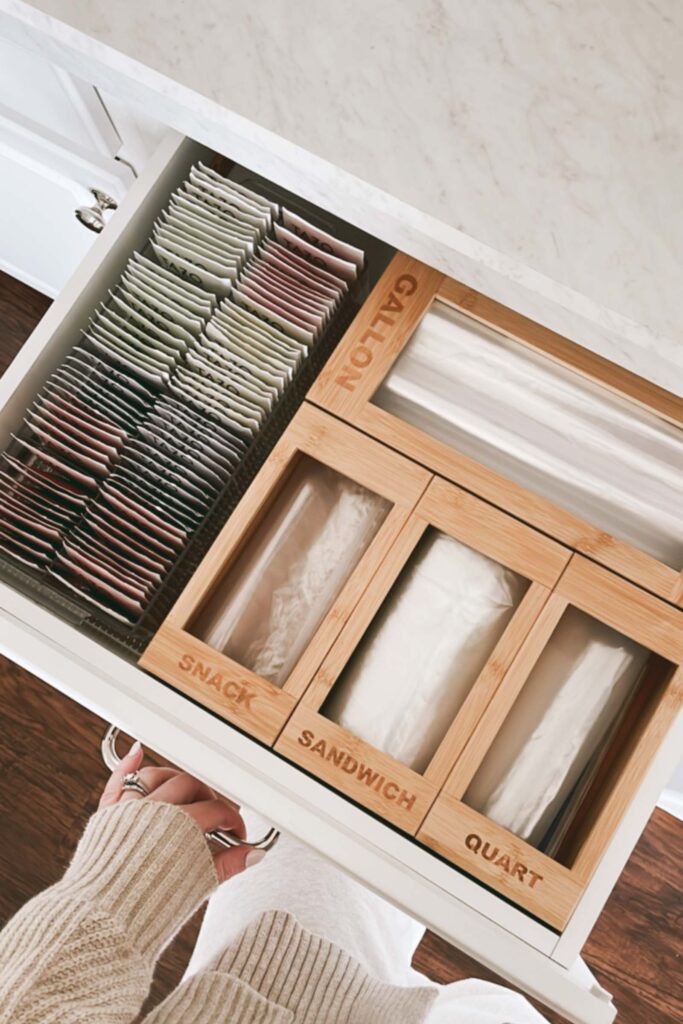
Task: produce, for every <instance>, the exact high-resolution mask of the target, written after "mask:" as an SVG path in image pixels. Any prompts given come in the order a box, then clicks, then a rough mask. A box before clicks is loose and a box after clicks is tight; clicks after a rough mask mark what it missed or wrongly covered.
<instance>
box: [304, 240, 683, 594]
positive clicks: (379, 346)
mask: <svg viewBox="0 0 683 1024" xmlns="http://www.w3.org/2000/svg"><path fill="white" fill-rule="evenodd" d="M435 311H436V312H437V313H438V311H441V312H442V313H446V314H450V315H451V317H452V318H453V319H454V320H455V321H456V323H458V324H459V326H460V327H461V329H462V330H461V335H462V339H463V340H462V343H461V344H460V346H459V348H458V350H457V351H458V358H470V357H471V359H472V360H473V361H474V360H481V362H482V365H483V376H482V379H483V381H484V387H489V388H493V387H494V385H495V383H496V381H495V380H494V372H496V371H498V370H499V369H500V367H501V366H503V367H504V365H505V364H504V363H500V362H498V363H495V362H491V364H490V365H488V364H487V363H486V362H485V360H487V359H489V360H496V358H497V357H496V354H495V352H494V351H492V346H493V345H494V344H497V345H499V346H500V345H501V344H507V345H508V354H509V355H511V356H513V357H514V358H516V359H517V361H518V364H519V366H518V370H517V372H522V373H524V372H528V373H530V374H531V373H534V372H537V370H536V367H539V368H540V369H541V371H542V370H543V368H544V367H545V368H548V369H555V370H557V371H558V373H559V374H560V375H561V376H560V378H559V381H558V384H559V387H560V388H561V389H562V390H558V391H557V392H555V393H554V396H551V398H550V400H551V401H553V400H554V399H555V398H556V399H557V403H558V407H557V408H556V409H552V408H551V410H550V413H549V414H546V419H545V421H543V420H539V419H537V420H535V421H534V420H532V419H531V417H530V416H529V417H527V419H528V421H529V422H530V423H531V427H532V430H533V429H536V430H537V431H538V432H543V433H546V434H548V433H550V432H551V431H553V430H557V431H558V433H559V432H560V431H562V430H567V432H568V438H567V440H568V444H569V446H574V447H575V450H576V451H581V450H582V447H583V442H584V441H585V440H586V439H588V440H590V435H589V434H588V432H587V430H586V431H585V432H584V434H583V435H582V433H581V431H582V430H584V427H583V424H582V423H581V422H580V420H579V417H580V416H585V406H584V408H583V409H581V408H579V407H578V406H577V408H576V409H572V410H571V412H572V418H571V419H568V420H567V425H566V427H563V426H562V421H561V420H560V419H559V417H560V415H561V412H562V410H561V409H560V408H559V405H560V403H561V402H563V401H564V400H565V398H566V395H565V392H566V390H567V389H568V388H571V387H573V388H575V389H576V390H577V394H580V396H581V400H583V401H585V402H588V403H592V411H594V410H595V409H598V410H599V409H600V407H601V405H603V406H605V408H606V409H607V415H609V416H610V417H612V418H613V419H614V422H615V425H616V428H617V429H619V430H623V429H624V425H625V424H628V422H629V421H632V422H635V421H636V419H637V418H639V419H640V420H642V434H643V437H645V438H646V440H645V441H644V442H643V444H644V445H647V444H649V443H651V441H652V438H653V437H654V436H655V435H656V434H657V432H661V434H662V438H661V442H662V445H666V450H667V453H668V457H669V458H670V462H671V465H670V467H669V469H670V476H669V478H668V483H669V484H671V481H672V479H673V480H674V482H675V492H673V491H672V494H670V495H669V501H670V502H671V504H672V505H673V506H674V507H673V512H672V514H671V516H670V517H669V520H668V521H667V529H668V530H669V531H670V532H671V534H672V536H671V537H668V538H667V545H666V555H667V557H666V558H664V559H663V558H662V557H656V556H655V555H653V554H652V553H650V552H648V551H646V550H643V546H644V545H643V546H639V545H638V544H636V543H633V542H632V541H631V542H629V541H627V540H624V539H620V537H618V536H615V535H614V534H613V533H612V532H610V531H609V530H608V529H607V528H606V527H605V526H604V525H602V526H601V525H600V524H599V523H597V522H595V521H593V522H591V521H590V520H589V518H588V517H587V516H583V517H580V516H579V515H577V514H576V513H575V512H571V511H569V510H568V508H566V507H563V501H562V498H564V499H566V504H567V505H570V504H572V501H571V498H572V494H571V487H572V485H573V483H574V478H573V477H574V475H575V467H570V468H569V470H568V472H569V473H571V474H572V476H571V477H570V479H569V486H568V487H567V488H566V489H565V490H563V491H562V493H561V494H560V500H557V498H555V499H554V500H548V498H547V497H543V496H541V494H540V493H539V491H540V490H542V488H541V487H539V489H538V490H536V489H534V488H532V487H530V486H523V485H521V484H520V483H519V482H517V481H515V479H514V469H513V467H512V466H511V465H510V463H509V461H508V463H505V462H504V461H501V458H500V453H497V452H495V451H494V452H493V453H491V452H490V451H488V452H487V451H486V449H485V448H482V449H481V454H480V457H479V458H476V457H475V458H473V457H471V456H470V455H468V454H467V453H465V452H464V451H463V450H461V449H460V447H459V444H460V441H461V440H463V441H464V430H462V429H461V430H460V431H459V436H453V439H452V440H450V441H449V443H445V442H444V441H443V440H441V439H439V437H438V436H437V434H438V431H437V430H434V428H433V420H431V418H430V417H429V416H428V417H426V418H424V417H423V421H422V422H420V423H418V422H417V421H416V418H415V417H414V416H413V417H411V421H410V422H409V421H408V420H407V419H406V418H403V416H402V415H401V409H400V406H398V407H397V406H396V403H395V402H394V404H393V406H392V403H391V402H388V401H387V400H386V399H385V398H383V390H384V388H383V386H384V384H385V383H386V382H387V378H389V377H390V375H391V373H392V371H400V369H401V359H405V358H406V357H409V356H410V350H411V342H412V341H413V339H415V338H416V335H417V332H418V329H419V328H420V326H421V324H422V323H423V321H424V322H425V323H426V322H427V320H428V315H430V314H433V313H434V312H435ZM448 340H449V341H450V338H449V339H448ZM523 359H524V360H525V361H524V362H523V361H522V360H523ZM455 369H456V375H455V376H457V373H458V372H460V368H459V367H458V366H457V365H456V367H455ZM408 372H410V371H408ZM487 374H488V378H487ZM480 383H481V382H480ZM448 384H449V386H451V387H452V386H453V384H454V381H453V379H451V378H449V379H448ZM517 384H518V388H517V391H516V392H515V393H514V394H515V396H516V398H517V401H518V403H519V408H518V409H517V410H515V412H516V414H517V416H518V417H519V419H520V422H521V421H522V419H523V417H524V415H525V414H526V413H527V409H526V405H527V404H528V405H529V407H530V411H533V405H534V403H537V402H538V397H539V396H538V394H537V393H534V390H533V388H534V386H535V387H536V392H538V390H539V389H540V388H542V387H544V386H546V381H545V380H544V379H543V378H542V377H541V376H540V375H539V376H538V379H537V381H536V383H535V385H534V382H533V381H529V383H528V385H527V382H526V381H525V380H522V381H521V383H520V382H517ZM463 396H464V397H465V399H466V398H467V394H466V392H459V393H458V398H460V397H463ZM476 397H477V400H478V401H479V403H480V405H479V407H477V408H475V407H474V406H472V407H471V408H468V410H467V411H468V414H469V415H471V416H473V417H474V416H478V417H479V426H480V428H482V429H484V428H488V427H489V426H490V423H488V422H487V417H488V418H489V419H490V420H493V419H494V418H495V417H496V416H497V415H498V409H497V407H496V405H495V404H494V403H495V400H496V399H497V398H498V397H502V398H503V400H505V397H506V396H505V394H504V393H502V392H501V393H500V396H499V394H498V393H494V403H489V404H488V405H484V404H482V402H483V401H485V398H484V399H482V394H481V393H480V394H478V395H477V396H476ZM309 399H310V400H311V401H312V402H314V403H315V404H316V405H320V406H321V407H322V408H324V409H327V410H328V411H329V412H332V413H334V415H336V416H339V417H340V418H341V419H343V420H346V421H347V422H348V423H352V424H353V425H354V426H356V427H358V428H359V429H360V430H362V431H363V432H364V433H367V434H369V435H370V436H371V437H375V438H377V439H378V440H380V441H383V442H384V443H385V444H387V445H389V446H390V447H392V448H396V449H397V450H399V451H401V452H402V453H403V454H404V455H407V456H408V457H409V458H413V459H415V461H416V462H419V463H421V464H422V465H425V466H427V467H428V468H429V469H431V470H432V471H433V472H436V473H439V474H440V475H441V476H444V477H446V478H447V479H449V480H452V481H453V482H454V483H456V484H459V485H460V486H462V487H465V488H467V490H469V491H472V492H473V493H475V494H478V495H479V496H480V497H482V498H485V499H486V500H487V501H490V502H492V504H494V505H497V506H499V507H500V508H503V509H505V510H506V511H508V512H510V513H511V514H512V515H514V516H516V517H517V518H519V519H521V520H523V521H524V522H527V523H529V524H530V525H532V526H535V527H536V528H537V529H539V530H541V531H542V532H543V533H546V534H548V535H549V536H552V537H555V539H556V540H558V541H560V542H561V543H562V544H566V545H567V546H568V547H570V548H572V549H573V550H574V551H579V552H581V553H582V554H585V555H586V556H587V557H589V558H591V559H592V560H593V561H596V562H599V563H600V564H602V565H604V566H605V567H606V568H608V569H612V570H613V571H614V572H616V573H618V574H619V575H620V576H624V577H625V578H626V579H630V580H632V581H633V582H634V583H637V584H638V585H639V586H641V587H643V588H644V589H646V590H650V591H651V592H652V593H654V594H657V595H658V596H659V597H662V598H664V599H665V600H667V601H670V602H672V603H673V604H678V605H681V606H683V517H682V516H681V507H683V429H681V428H683V399H681V398H678V397H677V396H675V395H673V394H671V393H669V392H667V391H664V390H663V389H661V388H659V387H657V386H656V385H655V384H651V383H649V382H648V381H646V380H644V379H643V378H641V377H637V376H636V375H634V374H632V373H630V372H629V371H628V370H625V369H622V368H621V367H619V366H616V365H615V364H614V363H611V362H609V361H607V360H605V359H602V358H601V357H600V356H598V355H595V354H593V353H592V352H589V351H587V350H586V349H584V348H581V347H580V346H578V345H575V344H574V343H573V342H571V341H569V340H567V339H566V338H562V337H561V336H560V335H557V334H555V333H554V332H552V331H550V330H547V329H546V328H544V327H542V326H541V325H539V324H537V323H534V322H533V321H531V320H528V319H527V318H526V317H523V316H521V315H519V314H518V313H515V312H513V311H512V310H510V309H508V308H507V307H505V306H502V305H500V304H499V303H497V302H494V301H493V300H491V299H488V298H486V297H485V296H483V295H481V294H479V293H478V292H475V291H473V290H472V289H470V288H467V287H465V286H464V285H462V284H459V283H458V282H457V281H454V280H452V279H451V278H448V277H446V276H445V275H443V274H441V273H439V272H437V271H436V270H433V269H432V268H430V267H427V266H425V265H424V264H422V263H419V262H418V261H417V260H414V259H412V258H410V257H408V256H405V255H403V254H400V253H399V254H397V255H396V256H395V257H394V259H393V260H392V262H391V264H390V265H389V266H388V267H387V269H386V271H385V273H384V275H383V277H382V278H381V279H380V281H379V282H378V284H377V285H376V287H375V288H374V290H373V292H372V293H371V295H370V296H369V298H368V299H367V301H366V302H365V304H364V306H363V308H362V309H361V311H360V313H359V315H358V316H357V318H356V319H355V321H354V323H353V325H352V326H351V328H350V329H349V330H348V331H347V333H346V335H345V336H344V339H343V340H342V342H341V344H340V345H339V346H338V348H337V349H336V351H335V353H334V355H333V356H332V358H331V359H330V360H329V361H328V363H327V365H326V366H325V368H324V369H323V371H322V372H321V373H320V375H319V376H318V379H317V381H316V383H315V384H314V386H313V388H312V389H311V391H310V393H309ZM608 403H609V405H608ZM404 404H405V403H404ZM520 412H521V414H522V415H521V416H520ZM502 425H503V426H507V424H506V423H504V422H503V424H502ZM476 426H477V424H475V428H476ZM592 426H593V424H589V428H590V427H592ZM473 429H474V428H473ZM520 438H521V439H522V441H525V440H528V437H524V435H522V434H521V433H520ZM513 440H514V441H515V442H516V441H517V440H518V438H517V437H515V438H514V439H513ZM618 440H619V439H618V437H616V436H615V438H614V442H615V451H614V452H612V451H609V450H606V451H605V455H606V461H604V462H602V463H600V465H599V468H598V471H597V472H598V473H599V474H600V475H598V476H597V477H596V486H597V485H598V484H599V485H601V486H602V487H604V488H605V489H607V488H608V486H611V485H616V484H617V483H618V481H616V480H614V479H612V477H615V476H616V471H617V469H618V468H620V467H617V466H616V465H615V463H616V462H617V460H622V459H623V457H622V453H621V452H620V451H619V450H618V448H617V447H616V446H618ZM498 441H499V442H500V436H499V437H498ZM469 450H472V449H471V448H470V449H469ZM610 460H611V461H610ZM648 460H649V461H650V462H651V463H654V461H655V460H654V458H653V457H652V456H651V455H650V452H649V451H648V449H647V448H645V449H644V451H643V457H642V460H641V464H640V465H636V466H635V467H634V471H633V472H632V474H631V475H630V476H628V477H625V480H626V484H625V485H623V484H622V487H621V492H620V493H621V496H622V497H623V496H624V494H625V493H628V492H627V491H626V487H628V488H629V489H630V492H631V493H630V495H629V497H630V498H631V499H632V500H634V501H635V500H636V499H637V498H639V497H641V495H639V494H638V492H639V490H645V491H647V490H648V489H650V488H654V487H655V485H656V484H657V481H656V480H654V478H652V477H650V476H648V475H647V474H648V471H649V469H651V468H652V467H651V466H648V465H647V463H648ZM501 465H502V466H503V467H507V466H510V468H509V469H508V470H507V472H506V471H505V468H504V470H503V471H500V468H499V467H500V466H501ZM540 468H541V469H542V468H543V467H540ZM625 468H626V469H628V466H626V467H625ZM563 469H564V467H560V471H559V472H555V473H554V475H553V478H552V481H551V484H552V490H553V493H554V492H555V491H561V490H562V487H563V480H562V472H563ZM525 479H526V478H525ZM592 497H593V499H594V500H595V499H596V498H597V497H601V496H599V495H597V496H596V495H593V496H592ZM672 497H673V498H675V499H676V501H675V502H674V501H672ZM619 511H620V510H619V509H617V518H618V514H619ZM623 511H624V512H625V511H626V509H624V510H623ZM637 514H638V516H639V518H640V520H644V523H643V525H642V527H641V529H640V531H639V532H640V534H641V535H642V534H644V535H645V537H646V536H647V533H648V531H650V532H654V528H655V527H654V524H653V523H649V522H648V509H647V507H645V509H643V508H639V509H638V510H637ZM613 518H614V517H613ZM672 562H673V563H674V564H670V563H672Z"/></svg>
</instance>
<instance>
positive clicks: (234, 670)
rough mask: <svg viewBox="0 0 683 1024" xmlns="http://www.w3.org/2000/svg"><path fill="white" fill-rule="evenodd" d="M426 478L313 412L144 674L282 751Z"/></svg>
mask: <svg viewBox="0 0 683 1024" xmlns="http://www.w3.org/2000/svg"><path fill="white" fill-rule="evenodd" d="M428 481H429V474H428V473H427V472H426V471H425V470H423V469H422V468H421V467H419V466H416V465H414V464H413V463H410V462H408V460H407V459H404V458H403V457H401V456H399V455H397V454H396V453H395V452H391V451H389V450H388V449H385V448H384V447H383V446H381V445H379V444H378V443H377V442H376V441H373V440H372V439H371V438H367V437H364V436H363V435H360V434H358V433H357V432H356V431H354V430H353V429H352V428H350V427H348V426H347V425H346V424H343V423H340V422H339V421H337V420H334V419H333V418H332V417H330V416H328V415H326V414H325V413H323V412H321V411H320V410H317V409H315V408H314V407H313V406H304V407H302V409H301V410H300V411H299V413H298V414H297V415H296V416H295V418H294V420H293V421H292V423H291V424H290V426H289V428H288V429H287V431H286V432H285V434H284V435H283V437H282V438H281V440H280V441H279V443H278V444H277V446H276V448H275V449H274V451H273V452H272V454H271V456H270V458H269V459H268V461H267V462H266V464H265V466H264V467H263V469H262V470H261V471H260V473H259V475H258V476H257V478H256V479H255V481H254V483H253V484H252V486H251V488H250V489H249V491H248V492H247V494H246V495H245V497H244V499H243V500H242V502H241V503H240V504H239V506H238V507H237V509H236V510H235V512H234V514H233V515H232V517H231V518H230V520H229V521H228V523H227V524H226V526H225V528H224V529H223V531H222V532H221V534H220V535H219V536H218V538H217V540H216V542H215V543H214V545H213V547H212V548H211V549H210V551H209V552H208V554H207V555H206V558H205V559H204V561H203V562H202V564H201V565H200V566H199V568H198V570H197V572H196V573H195V575H194V577H193V579H192V581H191V583H190V584H189V586H188V587H187V589H186V590H185V591H184V593H183V594H182V596H181V598H180V599H179V601H178V602H177V604H176V605H175V607H174V608H173V610H172V612H171V613H170V615H169V616H168V618H167V619H166V621H165V622H164V623H163V625H162V627H161V629H160V630H159V632H158V633H157V634H156V636H155V637H154V639H153V641H152V643H151V644H150V646H149V647H148V648H147V650H146V651H145V653H144V656H143V658H142V659H141V662H140V664H141V665H142V666H143V667H145V668H147V669H149V670H150V671H152V672H154V673H155V674H157V675H159V676H160V677H161V678H163V679H165V680H167V681H168V682H171V683H173V684H174V685H176V686H178V687H179V688H180V689H182V690H183V691H184V692H186V693H189V694H190V695H191V696H193V697H195V698H196V699H197V700H199V701H200V702H201V703H204V704H206V705H207V706H208V707H211V708H212V709H213V710H216V711H218V712H219V713H221V714H222V715H224V717H226V718H227V719H228V720H229V721H231V722H233V723H235V724H237V725H239V726H241V727H242V728H244V729H245V730H246V731H248V732H250V733H251V734H252V735H255V736H257V737H258V738H259V739H261V740H263V741H264V742H267V743H272V742H273V741H274V740H275V737H276V736H277V734H278V733H279V731H280V729H281V728H282V726H283V725H284V723H285V721H286V719H287V716H288V715H289V713H290V711H291V710H292V708H293V707H294V704H295V702H296V700H297V699H298V698H299V697H300V696H301V694H302V693H303V692H304V690H305V688H306V686H307V685H308V683H309V682H310V680H311V678H312V676H313V675H314V673H315V671H316V670H317V668H318V666H319V665H320V662H321V661H322V659H323V658H324V656H325V654H326V653H327V650H328V649H329V647H330V645H331V643H332V642H333V641H334V639H335V637H336V636H337V634H338V633H339V631H340V630H341V628H342V626H343V625H344V622H345V621H346V619H347V618H348V616H349V614H350V613H351V611H352V609H353V607H354V605H355V603H356V601H357V600H358V598H359V596H360V594H361V592H362V590H363V589H364V588H365V586H366V585H367V583H368V581H369V580H370V579H371V578H372V576H373V575H374V573H375V572H376V570H377V568H378V567H379V565H380V563H381V561H382V559H383V558H384V556H385V555H386V553H387V551H388V550H389V548H390V546H391V544H392V542H393V540H394V539H395V537H396V536H397V535H398V532H399V531H400V529H401V527H402V526H403V525H404V523H405V522H406V520H407V518H408V515H409V513H410V512H411V510H412V509H413V507H414V506H415V504H416V503H417V501H418V499H419V497H420V495H421V494H422V492H423V491H424V489H425V487H426V486H427V483H428Z"/></svg>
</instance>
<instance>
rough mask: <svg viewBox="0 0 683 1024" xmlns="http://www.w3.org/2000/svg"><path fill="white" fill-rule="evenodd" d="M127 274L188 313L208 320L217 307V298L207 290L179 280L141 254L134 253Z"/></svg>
mask: <svg viewBox="0 0 683 1024" xmlns="http://www.w3.org/2000/svg"><path fill="white" fill-rule="evenodd" d="M126 272H127V273H128V274H130V275H131V276H133V277H134V278H137V279H138V280H142V281H144V282H146V283H147V284H148V285H149V287H150V288H151V289H152V290H154V291H155V293H157V294H159V295H161V296H164V297H165V298H166V299H167V300H172V301H173V302H175V303H176V304H177V305H179V306H181V307H182V308H183V309H185V310H187V312H189V313H192V314H193V315H195V316H199V317H201V319H202V320H207V319H208V318H209V317H210V316H211V313H212V311H213V309H214V307H215V306H216V302H217V300H216V296H215V295H214V294H213V292H209V291H207V290H206V289H205V288H201V287H198V286H196V285H194V284H192V283H191V282H190V281H187V280H184V279H182V278H179V277H178V276H177V275H176V274H173V273H171V271H169V270H167V269H165V268H164V267H162V266H161V264H160V263H156V262H154V261H153V260H150V259H148V258H147V257H146V256H143V255H141V254H140V253H137V252H136V253H133V256H132V257H131V259H130V260H129V262H128V267H127V268H126Z"/></svg>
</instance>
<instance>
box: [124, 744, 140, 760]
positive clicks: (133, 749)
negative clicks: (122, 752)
mask: <svg viewBox="0 0 683 1024" xmlns="http://www.w3.org/2000/svg"><path fill="white" fill-rule="evenodd" d="M141 750H142V744H141V743H140V740H136V741H135V743H134V744H133V746H132V747H131V748H130V750H129V751H128V753H127V754H126V757H136V755H137V754H139V753H140V751H141Z"/></svg>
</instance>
